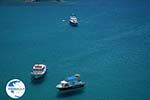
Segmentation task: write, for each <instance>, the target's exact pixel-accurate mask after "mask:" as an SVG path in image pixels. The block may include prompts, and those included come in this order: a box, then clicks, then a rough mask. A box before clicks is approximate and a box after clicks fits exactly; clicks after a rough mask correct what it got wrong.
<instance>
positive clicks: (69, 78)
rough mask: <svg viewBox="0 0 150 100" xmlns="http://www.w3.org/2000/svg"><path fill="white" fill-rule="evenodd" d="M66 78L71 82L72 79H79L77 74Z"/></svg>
mask: <svg viewBox="0 0 150 100" xmlns="http://www.w3.org/2000/svg"><path fill="white" fill-rule="evenodd" d="M65 80H66V81H69V82H71V81H77V80H78V79H77V77H75V76H70V77H67V78H66V79H65Z"/></svg>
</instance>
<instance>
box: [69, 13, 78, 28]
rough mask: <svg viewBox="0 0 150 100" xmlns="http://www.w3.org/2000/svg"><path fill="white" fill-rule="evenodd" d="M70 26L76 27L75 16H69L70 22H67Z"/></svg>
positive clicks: (76, 20)
mask: <svg viewBox="0 0 150 100" xmlns="http://www.w3.org/2000/svg"><path fill="white" fill-rule="evenodd" d="M69 22H70V24H71V25H72V26H77V25H78V19H77V17H76V16H74V15H72V16H70V20H69Z"/></svg>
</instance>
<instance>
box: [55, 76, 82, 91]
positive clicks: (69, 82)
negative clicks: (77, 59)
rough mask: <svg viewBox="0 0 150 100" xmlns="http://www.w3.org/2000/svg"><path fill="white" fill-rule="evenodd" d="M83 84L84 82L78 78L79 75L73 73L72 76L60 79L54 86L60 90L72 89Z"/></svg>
mask: <svg viewBox="0 0 150 100" xmlns="http://www.w3.org/2000/svg"><path fill="white" fill-rule="evenodd" d="M84 86H85V82H82V81H81V80H80V75H79V74H75V75H73V76H70V77H67V78H66V79H65V80H62V81H61V82H60V83H59V84H58V85H57V86H56V88H57V89H59V90H60V91H64V90H72V89H79V88H82V87H84Z"/></svg>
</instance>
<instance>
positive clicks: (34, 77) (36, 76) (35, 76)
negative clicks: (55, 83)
mask: <svg viewBox="0 0 150 100" xmlns="http://www.w3.org/2000/svg"><path fill="white" fill-rule="evenodd" d="M46 73H47V70H46V71H45V73H43V74H42V75H41V74H40V75H34V74H31V75H32V79H40V78H44V77H45V75H46Z"/></svg>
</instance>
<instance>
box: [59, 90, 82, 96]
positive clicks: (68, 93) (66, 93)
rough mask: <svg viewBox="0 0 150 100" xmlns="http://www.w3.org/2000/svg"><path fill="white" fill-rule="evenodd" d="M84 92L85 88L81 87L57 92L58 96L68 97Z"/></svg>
mask: <svg viewBox="0 0 150 100" xmlns="http://www.w3.org/2000/svg"><path fill="white" fill-rule="evenodd" d="M83 92H84V88H81V89H75V90H66V91H59V92H58V93H57V97H58V98H67V97H71V96H76V95H80V94H82V93H83Z"/></svg>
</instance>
